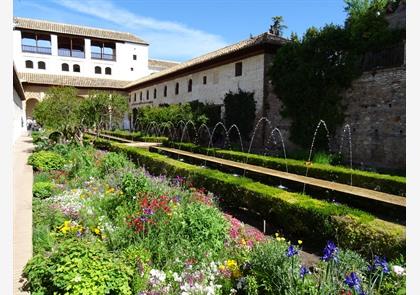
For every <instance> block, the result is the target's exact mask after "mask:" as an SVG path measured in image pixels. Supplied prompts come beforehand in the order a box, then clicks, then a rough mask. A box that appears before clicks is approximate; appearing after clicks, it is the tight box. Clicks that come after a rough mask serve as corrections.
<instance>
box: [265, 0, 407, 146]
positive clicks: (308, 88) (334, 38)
mask: <svg viewBox="0 0 420 295" xmlns="http://www.w3.org/2000/svg"><path fill="white" fill-rule="evenodd" d="M385 2H387V1H383V0H373V1H370V0H348V1H346V4H347V8H346V10H347V11H348V13H349V15H348V18H347V20H346V25H345V26H344V27H342V26H337V25H333V24H329V25H326V26H324V27H323V28H321V29H316V28H313V27H312V28H309V29H308V30H307V31H306V33H305V34H304V35H303V37H302V38H301V40H299V39H297V38H293V40H292V42H290V43H287V44H285V45H284V46H282V47H281V48H280V49H279V50H278V52H277V54H276V57H275V59H274V63H273V66H272V67H271V68H270V72H269V75H270V77H271V80H272V83H273V85H274V90H275V93H276V94H277V96H278V98H279V99H280V100H281V102H282V103H283V104H284V109H283V110H282V111H280V114H281V115H282V116H283V117H287V118H290V119H291V120H292V124H291V127H290V133H291V135H290V139H291V140H292V141H293V142H295V143H297V144H298V145H300V146H302V147H304V148H308V147H310V145H311V142H312V137H313V134H314V131H315V127H316V125H317V123H318V122H319V121H320V120H324V121H325V122H326V124H327V126H328V128H329V130H330V132H331V134H332V135H333V134H334V133H335V130H337V128H338V127H339V126H340V125H341V124H342V123H343V121H344V111H345V106H344V105H343V104H342V95H341V93H343V91H344V90H345V89H347V88H348V87H350V85H351V83H352V81H353V80H354V79H355V78H357V77H359V76H360V74H361V67H360V61H361V60H362V57H363V55H364V54H365V53H366V52H367V51H372V50H378V49H382V48H384V47H386V46H390V45H394V44H396V43H397V42H401V41H402V40H403V39H404V38H405V37H404V30H401V29H397V30H391V29H389V28H388V23H387V21H386V19H385V17H384V16H385V13H383V7H384V4H385ZM321 132H323V133H324V132H325V131H323V130H322V129H321ZM318 138H320V140H318V141H317V146H318V147H321V148H323V149H326V148H327V141H326V139H325V136H322V134H321V136H319V137H318Z"/></svg>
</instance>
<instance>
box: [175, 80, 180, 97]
mask: <svg viewBox="0 0 420 295" xmlns="http://www.w3.org/2000/svg"><path fill="white" fill-rule="evenodd" d="M178 93H179V83H178V82H177V83H176V84H175V95H177V94H178Z"/></svg>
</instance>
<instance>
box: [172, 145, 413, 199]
mask: <svg viewBox="0 0 420 295" xmlns="http://www.w3.org/2000/svg"><path fill="white" fill-rule="evenodd" d="M164 146H167V147H172V148H178V149H181V150H185V151H190V152H194V153H200V154H205V155H207V154H208V155H210V156H215V157H220V158H224V159H227V160H232V161H238V162H244V163H245V162H246V163H248V164H252V165H258V166H263V167H267V168H271V169H276V170H281V171H286V165H287V171H288V172H290V173H294V174H299V175H306V170H307V169H308V168H309V171H308V176H310V177H314V178H319V179H324V180H329V181H335V182H339V183H344V184H351V182H350V180H352V185H354V186H359V187H363V188H367V189H372V190H378V191H381V192H384V193H389V194H394V195H400V196H405V186H406V180H405V177H401V176H392V175H387V174H380V173H374V172H368V171H362V170H356V169H353V170H350V169H349V168H346V167H341V166H333V165H328V164H319V163H310V165H307V164H306V162H305V161H299V160H295V159H287V160H285V159H284V158H277V157H272V156H263V155H257V154H251V153H244V152H238V151H231V150H223V149H218V148H206V147H202V146H198V145H195V144H192V143H177V142H171V141H165V142H164Z"/></svg>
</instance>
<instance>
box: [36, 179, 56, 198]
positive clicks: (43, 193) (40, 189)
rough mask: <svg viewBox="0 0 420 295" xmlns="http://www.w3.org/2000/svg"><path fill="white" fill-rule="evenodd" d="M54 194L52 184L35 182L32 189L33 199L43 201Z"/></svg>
mask: <svg viewBox="0 0 420 295" xmlns="http://www.w3.org/2000/svg"><path fill="white" fill-rule="evenodd" d="M54 192H55V185H54V184H53V183H52V182H49V181H48V182H46V181H41V182H36V183H34V185H33V187H32V193H33V195H34V197H36V198H40V199H45V198H49V197H51V196H52V195H53V194H54Z"/></svg>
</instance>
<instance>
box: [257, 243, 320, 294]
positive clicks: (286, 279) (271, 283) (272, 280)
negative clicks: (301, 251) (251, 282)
mask: <svg viewBox="0 0 420 295" xmlns="http://www.w3.org/2000/svg"><path fill="white" fill-rule="evenodd" d="M287 248H288V245H287V244H286V243H285V242H281V241H277V240H272V241H269V242H267V243H261V244H257V245H256V246H255V247H254V248H253V250H252V251H251V259H250V265H251V275H252V277H253V278H254V279H255V280H256V282H258V285H259V288H258V290H259V292H258V294H315V292H314V291H315V286H314V284H313V283H312V282H311V281H308V280H302V279H301V278H300V277H299V260H298V257H297V256H296V255H294V256H291V257H288V256H287V255H286V253H287Z"/></svg>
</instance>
